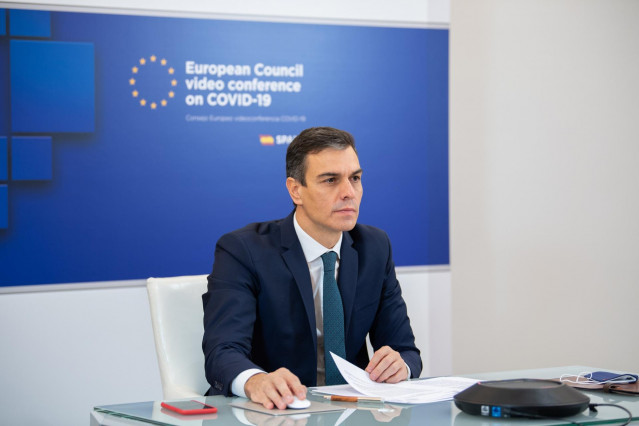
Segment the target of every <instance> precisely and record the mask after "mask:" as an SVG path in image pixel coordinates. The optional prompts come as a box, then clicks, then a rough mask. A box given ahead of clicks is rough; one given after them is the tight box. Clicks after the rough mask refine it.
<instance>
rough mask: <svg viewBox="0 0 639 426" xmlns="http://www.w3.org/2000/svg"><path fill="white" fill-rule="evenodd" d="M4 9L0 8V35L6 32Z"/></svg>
mask: <svg viewBox="0 0 639 426" xmlns="http://www.w3.org/2000/svg"><path fill="white" fill-rule="evenodd" d="M5 14H6V11H5V9H0V36H3V35H6V34H7V18H6V17H5Z"/></svg>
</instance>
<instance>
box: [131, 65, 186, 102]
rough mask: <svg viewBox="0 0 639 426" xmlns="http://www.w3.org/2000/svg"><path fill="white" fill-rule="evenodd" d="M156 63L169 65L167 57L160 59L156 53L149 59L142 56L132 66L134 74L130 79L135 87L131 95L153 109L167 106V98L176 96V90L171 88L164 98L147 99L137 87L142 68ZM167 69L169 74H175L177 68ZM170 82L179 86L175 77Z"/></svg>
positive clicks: (172, 86) (173, 85)
mask: <svg viewBox="0 0 639 426" xmlns="http://www.w3.org/2000/svg"><path fill="white" fill-rule="evenodd" d="M154 64H159V65H160V66H161V67H166V66H167V65H168V63H167V61H166V59H164V58H162V59H158V57H157V56H155V55H151V56H150V57H149V58H148V59H147V58H140V60H139V61H138V64H137V65H134V66H133V67H132V68H131V73H132V74H133V76H132V77H131V78H130V79H129V85H130V86H131V88H132V89H133V90H132V91H131V95H132V96H133V97H134V98H135V99H138V102H139V104H140V106H142V107H146V106H149V108H151V109H157V108H158V106H163V107H165V106H166V105H167V103H168V101H167V98H174V97H175V92H174V91H173V89H170V90H169V91H168V92H167V93H166V96H165V97H162V99H160V100H157V99H147V98H146V97H144V96H142V94H141V93H140V92H139V91H138V90H137V89H136V87H135V85H136V83H137V79H136V77H138V76H139V73H140V71H141V69H142V68H143V67H145V66H149V65H154ZM166 70H167V72H168V75H169V76H173V75H174V74H175V69H174V68H173V67H168V68H167V69H166ZM170 84H171V88H174V87H175V86H177V80H176V79H175V78H172V79H171V81H170Z"/></svg>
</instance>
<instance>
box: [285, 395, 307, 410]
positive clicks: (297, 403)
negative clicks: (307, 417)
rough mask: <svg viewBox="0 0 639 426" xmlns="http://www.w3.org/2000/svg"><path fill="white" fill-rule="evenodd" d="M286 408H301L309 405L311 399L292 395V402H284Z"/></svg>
mask: <svg viewBox="0 0 639 426" xmlns="http://www.w3.org/2000/svg"><path fill="white" fill-rule="evenodd" d="M286 406H287V407H288V408H292V409H293V410H302V409H304V408H308V407H310V406H311V401H309V400H308V399H297V397H296V396H294V397H293V402H291V403H290V404H286Z"/></svg>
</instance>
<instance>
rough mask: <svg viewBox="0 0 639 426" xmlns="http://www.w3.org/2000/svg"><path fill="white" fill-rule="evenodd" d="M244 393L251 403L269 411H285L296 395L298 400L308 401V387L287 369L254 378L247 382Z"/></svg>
mask: <svg viewBox="0 0 639 426" xmlns="http://www.w3.org/2000/svg"><path fill="white" fill-rule="evenodd" d="M244 392H245V393H246V396H248V397H249V398H250V399H251V401H253V402H257V403H258V404H262V405H263V406H264V408H266V409H269V410H270V409H272V408H273V407H277V408H279V409H280V410H284V409H285V408H286V404H287V403H291V402H293V396H294V395H295V396H297V398H298V399H306V386H304V385H302V384H301V383H300V379H298V378H297V376H296V375H295V374H293V373H291V372H290V371H289V370H287V369H286V368H280V369H279V370H276V371H274V372H272V373H268V374H267V373H258V374H256V375H254V376H252V377H251V378H250V379H248V380H247V381H246V384H245V385H244Z"/></svg>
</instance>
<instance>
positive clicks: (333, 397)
mask: <svg viewBox="0 0 639 426" xmlns="http://www.w3.org/2000/svg"><path fill="white" fill-rule="evenodd" d="M324 398H326V399H330V400H331V401H341V402H383V401H382V398H376V397H373V396H339V395H324Z"/></svg>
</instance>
